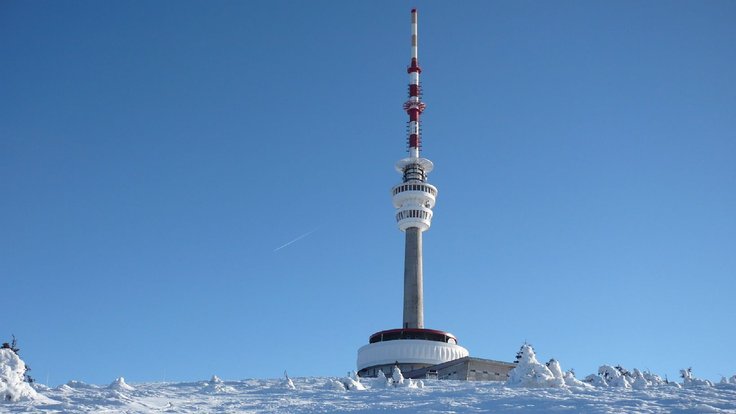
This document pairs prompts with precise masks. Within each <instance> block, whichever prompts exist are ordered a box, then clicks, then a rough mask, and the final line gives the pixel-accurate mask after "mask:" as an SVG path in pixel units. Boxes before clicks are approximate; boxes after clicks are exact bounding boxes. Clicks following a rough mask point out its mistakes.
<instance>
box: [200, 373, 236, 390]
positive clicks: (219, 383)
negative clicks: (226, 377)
mask: <svg viewBox="0 0 736 414" xmlns="http://www.w3.org/2000/svg"><path fill="white" fill-rule="evenodd" d="M202 392H205V393H208V394H232V393H234V392H235V388H233V387H230V386H227V385H225V382H224V381H223V380H221V379H220V377H218V376H217V375H213V376H212V378H210V380H209V381H208V382H207V383H206V384H205V385H204V387H202Z"/></svg>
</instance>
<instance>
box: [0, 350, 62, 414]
mask: <svg viewBox="0 0 736 414" xmlns="http://www.w3.org/2000/svg"><path fill="white" fill-rule="evenodd" d="M25 372H26V364H25V362H23V360H22V359H20V357H19V356H18V354H16V353H15V352H14V351H13V350H12V349H10V348H1V349H0V400H3V401H11V402H15V401H34V402H43V403H50V402H53V401H52V400H50V399H48V398H46V397H44V396H43V395H41V394H39V393H38V392H36V390H34V389H33V387H31V385H30V384H29V383H27V382H25V381H24V378H23V374H25Z"/></svg>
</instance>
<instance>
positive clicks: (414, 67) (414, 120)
mask: <svg viewBox="0 0 736 414" xmlns="http://www.w3.org/2000/svg"><path fill="white" fill-rule="evenodd" d="M418 49H419V48H418V31H417V9H412V10H411V64H410V65H409V67H408V68H407V72H408V73H409V99H408V100H407V101H406V102H405V103H404V110H405V111H406V113H407V114H408V115H409V131H408V135H409V136H408V141H409V142H408V143H409V156H410V157H413V158H418V157H419V152H420V150H421V147H422V137H421V129H420V127H419V116H420V115H421V113H422V112H423V111H424V108H425V107H426V105H425V104H424V102H422V101H421V95H422V93H421V86H420V84H419V74H420V73H422V69H421V68H420V67H419V61H418V59H419V54H418Z"/></svg>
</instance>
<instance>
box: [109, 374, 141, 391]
mask: <svg viewBox="0 0 736 414" xmlns="http://www.w3.org/2000/svg"><path fill="white" fill-rule="evenodd" d="M107 388H109V389H111V390H114V391H121V392H122V391H135V388H133V387H131V386H130V385H128V384H126V383H125V378H123V377H118V378H117V379H116V380H115V381H113V382H112V383H110V386H108V387H107Z"/></svg>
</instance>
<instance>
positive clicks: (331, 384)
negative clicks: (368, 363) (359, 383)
mask: <svg viewBox="0 0 736 414" xmlns="http://www.w3.org/2000/svg"><path fill="white" fill-rule="evenodd" d="M325 388H327V389H330V390H333V391H345V390H346V388H345V384H343V383H342V382H340V381H337V380H334V379H330V380H329V381H327V385H326V386H325Z"/></svg>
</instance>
